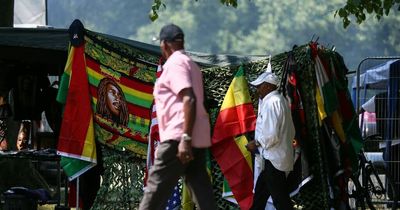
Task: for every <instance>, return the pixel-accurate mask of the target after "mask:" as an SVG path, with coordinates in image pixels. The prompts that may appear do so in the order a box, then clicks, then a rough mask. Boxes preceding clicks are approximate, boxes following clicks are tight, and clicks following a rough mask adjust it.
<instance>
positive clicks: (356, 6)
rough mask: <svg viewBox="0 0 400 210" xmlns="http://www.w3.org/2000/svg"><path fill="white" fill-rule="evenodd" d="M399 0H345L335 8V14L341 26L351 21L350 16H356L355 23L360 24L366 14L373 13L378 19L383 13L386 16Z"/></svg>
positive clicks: (399, 7)
mask: <svg viewBox="0 0 400 210" xmlns="http://www.w3.org/2000/svg"><path fill="white" fill-rule="evenodd" d="M399 3H400V1H399V0H347V3H346V5H345V6H344V7H342V8H340V9H338V10H336V12H335V16H336V15H339V17H340V18H342V21H343V27H345V28H346V27H348V26H349V24H350V23H351V20H350V18H351V16H352V15H353V16H354V17H355V18H356V20H355V21H356V23H358V24H361V23H362V22H364V21H365V20H366V14H371V15H373V14H375V17H376V19H378V20H380V19H381V18H382V17H383V15H386V16H388V15H389V13H390V11H391V10H392V8H393V7H395V6H398V9H397V10H400V6H399Z"/></svg>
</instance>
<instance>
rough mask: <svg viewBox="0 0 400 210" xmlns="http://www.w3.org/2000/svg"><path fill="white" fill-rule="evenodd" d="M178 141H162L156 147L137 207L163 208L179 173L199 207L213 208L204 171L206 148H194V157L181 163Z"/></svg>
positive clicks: (144, 208)
mask: <svg viewBox="0 0 400 210" xmlns="http://www.w3.org/2000/svg"><path fill="white" fill-rule="evenodd" d="M178 144H179V142H178V141H173V140H170V141H165V142H162V143H161V144H159V145H158V147H157V155H156V156H157V158H156V159H155V160H154V165H153V167H152V168H151V169H150V172H149V178H148V180H147V186H146V189H145V190H144V195H143V198H142V201H141V202H140V206H139V210H164V209H165V207H166V204H167V200H168V198H170V197H171V195H172V192H173V189H174V187H175V186H176V184H177V183H178V180H179V177H180V176H183V177H184V181H185V183H186V184H187V186H188V189H189V191H190V195H191V197H192V199H193V201H194V202H195V204H196V206H197V208H198V209H202V210H214V209H216V203H215V199H214V193H213V190H212V186H211V182H210V178H209V176H208V174H207V171H206V161H205V149H198V148H193V155H194V159H193V160H192V161H190V162H189V163H188V164H185V165H183V164H182V162H180V160H179V159H178V158H177V157H176V154H177V152H178Z"/></svg>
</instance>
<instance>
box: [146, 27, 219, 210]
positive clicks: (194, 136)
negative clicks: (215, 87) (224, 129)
mask: <svg viewBox="0 0 400 210" xmlns="http://www.w3.org/2000/svg"><path fill="white" fill-rule="evenodd" d="M160 48H161V52H162V55H163V57H164V58H165V59H167V61H166V63H165V64H164V65H163V73H162V75H161V77H160V78H159V79H158V80H157V83H156V84H155V87H154V93H153V94H154V98H155V103H156V105H157V106H156V107H157V120H158V126H159V132H160V141H161V143H160V145H158V147H157V151H156V155H155V156H156V159H155V161H154V166H153V167H152V168H151V169H150V174H149V178H148V180H147V186H146V189H145V190H144V196H143V199H142V201H141V203H140V206H139V209H140V210H161V209H165V207H166V204H167V200H168V198H169V197H170V195H171V193H172V192H173V188H174V186H176V184H177V182H178V180H179V177H180V176H183V177H184V181H185V183H186V184H187V186H188V188H189V190H190V194H191V196H192V198H193V201H194V202H195V203H196V205H197V208H198V209H203V210H213V209H216V203H215V199H214V196H213V195H214V194H213V190H212V186H211V182H210V178H209V176H208V174H207V171H206V164H205V163H206V162H205V148H207V147H209V146H211V140H210V123H209V117H208V114H207V112H206V110H205V108H204V105H203V102H204V93H203V79H202V73H201V71H200V68H199V67H198V66H197V65H196V63H194V62H193V61H192V59H191V58H190V57H189V56H187V55H186V54H185V51H184V34H183V31H182V29H180V28H179V27H178V26H176V25H174V24H169V25H166V26H164V27H163V28H162V29H161V31H160Z"/></svg>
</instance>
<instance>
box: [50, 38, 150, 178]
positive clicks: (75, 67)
mask: <svg viewBox="0 0 400 210" xmlns="http://www.w3.org/2000/svg"><path fill="white" fill-rule="evenodd" d="M116 49H117V48H113V46H111V45H110V43H107V40H105V39H102V37H96V36H90V31H87V30H86V35H85V41H84V43H83V44H82V45H81V46H71V49H70V51H69V56H68V60H67V64H66V67H65V71H64V74H63V75H62V79H61V83H60V88H59V93H58V98H57V100H58V101H60V102H62V103H65V110H64V115H63V121H62V126H61V132H60V137H59V144H58V152H59V154H60V155H62V156H63V158H64V159H67V158H72V159H74V160H75V159H80V160H82V161H87V162H89V163H93V164H95V163H96V152H95V143H94V142H95V141H97V142H99V143H101V144H104V145H107V146H109V147H112V148H114V149H117V150H120V151H130V152H132V153H134V154H135V155H136V156H138V157H141V158H143V159H145V158H146V154H147V142H148V132H149V126H150V121H151V120H150V119H151V110H150V108H151V105H152V102H153V96H152V92H153V85H154V81H155V76H156V75H155V74H156V69H157V65H156V64H152V63H150V62H146V61H144V60H140V59H137V58H133V56H132V55H131V54H129V53H124V52H122V50H121V49H118V50H116ZM131 53H132V52H131ZM85 104H87V105H86V106H85ZM70 162H71V161H65V164H64V166H63V167H64V169H65V165H68V164H70ZM62 164H63V163H62ZM78 165H79V164H78ZM89 165H91V164H89ZM89 165H85V164H83V165H82V164H81V166H80V168H81V169H80V170H81V172H82V173H83V172H84V171H86V170H87V169H89V168H90V166H89ZM71 174H75V172H71ZM80 174H81V173H80ZM71 176H72V175H71ZM71 176H70V175H69V177H70V179H71ZM77 176H79V173H78V174H77ZM72 179H73V178H72Z"/></svg>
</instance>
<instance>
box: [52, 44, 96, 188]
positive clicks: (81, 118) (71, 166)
mask: <svg viewBox="0 0 400 210" xmlns="http://www.w3.org/2000/svg"><path fill="white" fill-rule="evenodd" d="M57 100H58V101H59V102H61V103H65V107H64V114H63V119H62V124H61V131H60V136H59V140H58V148H57V150H58V154H59V155H61V156H62V158H61V166H62V167H63V169H64V171H65V173H66V174H67V176H68V178H69V179H70V180H73V179H75V178H76V177H78V176H80V175H81V174H83V173H84V172H86V171H87V170H89V169H90V168H92V167H93V166H95V165H96V145H95V137H94V129H93V113H92V108H91V102H90V95H89V83H88V76H87V73H86V60H85V45H81V46H79V47H71V49H70V52H69V55H68V60H67V63H66V66H65V71H64V74H63V76H62V79H61V84H60V91H59V92H58V96H57Z"/></svg>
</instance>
